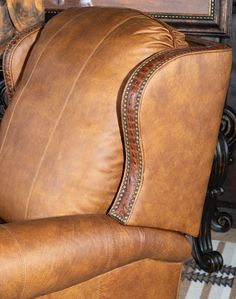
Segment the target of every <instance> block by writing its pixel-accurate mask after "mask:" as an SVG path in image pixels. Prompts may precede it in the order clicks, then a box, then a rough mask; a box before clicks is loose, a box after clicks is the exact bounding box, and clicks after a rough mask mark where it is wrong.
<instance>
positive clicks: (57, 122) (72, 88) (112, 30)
mask: <svg viewBox="0 0 236 299" xmlns="http://www.w3.org/2000/svg"><path fill="white" fill-rule="evenodd" d="M138 17H139V15H138V16H137V15H135V16H132V17H128V18H127V19H125V20H123V21H121V22H120V23H119V24H117V25H115V26H114V27H113V28H112V29H110V30H109V31H108V33H106V34H105V36H104V37H103V39H102V40H100V42H99V43H98V44H97V45H96V47H95V48H94V49H93V51H92V52H91V53H90V55H89V56H88V58H87V59H86V61H85V62H84V64H83V66H82V67H81V69H80V71H79V72H78V74H77V75H76V77H75V80H74V82H73V84H72V86H71V89H70V91H69V93H68V95H67V97H66V99H65V101H64V104H63V106H62V109H61V111H60V113H59V116H58V118H57V120H56V122H55V125H54V127H53V129H52V132H51V134H50V137H49V140H48V142H47V144H46V146H45V149H44V151H43V153H42V156H41V159H40V161H39V165H38V168H37V170H36V173H35V176H34V178H33V181H32V184H31V187H30V191H29V195H28V197H27V199H26V209H25V218H26V219H27V218H28V213H29V203H30V199H31V195H32V193H33V188H34V185H35V182H36V180H37V178H38V175H39V172H40V169H41V166H42V163H43V161H44V158H45V156H46V152H47V150H48V148H49V145H50V143H51V141H52V138H53V135H54V133H55V131H56V129H57V126H58V124H59V122H60V120H61V118H62V115H63V112H64V110H65V108H66V106H67V104H68V102H69V99H70V96H71V94H72V92H73V90H74V88H75V84H76V82H77V81H78V80H79V78H80V76H81V74H82V73H83V71H84V69H85V67H86V66H87V64H88V62H89V61H90V59H91V58H92V57H93V55H94V54H95V53H96V52H97V50H98V49H99V47H100V46H101V45H102V44H103V42H104V41H105V40H106V39H107V38H108V37H109V36H110V35H111V34H112V33H113V32H114V31H115V30H117V29H118V28H119V27H120V26H122V25H123V24H125V23H126V22H128V21H129V20H131V19H134V18H138Z"/></svg>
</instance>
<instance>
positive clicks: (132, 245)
mask: <svg viewBox="0 0 236 299" xmlns="http://www.w3.org/2000/svg"><path fill="white" fill-rule="evenodd" d="M35 236H37V238H36V237H35ZM0 240H1V243H0V244H1V245H0V252H5V254H4V255H0V262H1V265H3V266H2V270H1V280H0V294H1V295H4V299H8V298H9V299H13V298H22V299H23V298H35V297H37V296H40V295H44V294H48V293H52V292H55V291H58V290H62V289H64V288H67V287H70V286H72V285H75V284H78V283H80V282H83V281H87V280H88V279H91V278H93V277H96V276H98V275H101V274H103V273H106V272H108V271H110V270H113V269H116V268H119V267H121V266H124V265H127V264H130V263H133V262H135V261H138V260H142V259H146V258H151V259H156V260H159V261H165V262H169V263H180V262H182V261H183V260H185V259H186V258H188V257H189V254H190V251H191V248H190V244H189V242H188V241H187V239H186V238H185V237H184V236H182V235H181V234H179V233H173V232H168V231H161V230H160V231H159V230H157V229H150V228H141V227H135V228H134V227H133V228H131V227H127V226H122V225H120V224H119V223H117V222H116V221H114V220H112V219H111V218H110V217H108V216H106V215H78V216H65V217H59V218H49V219H42V220H32V221H26V222H24V223H21V224H3V225H1V226H0ZM3 240H4V241H3ZM9 260H10V262H11V264H9V262H8V261H9ZM9 265H11V267H10V271H9V268H8V267H9ZM9 281H11V284H9V283H8V282H9ZM12 285H14V288H13V287H12Z"/></svg>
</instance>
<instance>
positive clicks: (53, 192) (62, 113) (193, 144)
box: [0, 1, 231, 299]
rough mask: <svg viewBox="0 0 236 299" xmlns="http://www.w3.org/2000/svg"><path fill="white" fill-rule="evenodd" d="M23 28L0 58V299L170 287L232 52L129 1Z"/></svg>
mask: <svg viewBox="0 0 236 299" xmlns="http://www.w3.org/2000/svg"><path fill="white" fill-rule="evenodd" d="M9 3H10V2H9ZM12 3H13V4H14V3H15V4H17V3H18V1H13V2H12ZM24 3H25V2H24V1H23V2H22V5H23V4H24ZM19 26H20V25H19ZM19 28H20V27H19ZM28 33H29V32H28ZM31 33H32V32H31ZM31 33H29V34H28V35H27V34H26V36H27V37H26V38H25V39H24V34H22V35H20V36H19V37H18V39H17V42H16V43H15V44H14V43H13V44H14V45H13V46H12V48H9V51H8V52H7V53H6V56H5V58H4V59H5V61H12V62H15V63H13V64H12V66H11V64H5V66H6V67H5V69H4V71H5V77H7V73H8V74H12V77H13V78H14V80H12V94H11V96H12V101H11V103H10V105H9V107H8V109H7V111H6V114H5V116H4V119H3V121H2V123H1V127H0V165H1V167H0V176H1V188H0V218H2V219H3V220H5V222H7V223H5V224H1V225H0V264H1V271H0V298H3V299H19V298H21V299H33V298H42V299H60V298H63V299H64V298H65V299H67V298H68V299H76V298H79V299H87V298H91V299H101V298H107V299H116V298H117V299H118V298H124V299H133V298H140V299H141V298H142V299H175V298H178V284H179V279H180V273H181V267H182V264H183V261H185V260H186V259H187V258H189V256H190V252H191V247H190V243H189V241H188V240H187V238H186V236H185V234H186V233H188V234H193V235H196V234H197V232H198V229H199V221H200V217H201V212H202V206H203V200H204V195H205V192H206V187H207V181H208V178H209V173H210V167H211V163H212V159H213V154H214V147H215V143H216V140H217V132H218V128H219V123H220V117H221V114H222V109H223V103H224V96H225V93H226V89H227V84H228V80H229V72H230V66H231V50H230V49H228V48H227V47H224V46H220V45H219V46H217V45H208V44H207V45H203V46H201V45H199V46H197V47H189V46H188V43H187V42H186V41H185V36H184V35H183V34H182V33H178V32H176V31H175V30H174V29H173V28H171V27H169V26H168V25H166V24H164V23H162V22H158V21H156V20H153V19H152V18H150V17H148V16H146V15H144V14H143V13H141V12H138V11H135V10H131V9H118V8H99V7H93V8H81V9H69V10H67V11H64V12H63V13H61V14H59V15H58V16H56V17H54V18H53V19H52V20H50V22H48V23H47V24H46V25H45V26H44V28H43V29H42V30H41V31H40V33H39V34H37V33H36V32H35V33H32V34H31ZM36 35H37V37H36ZM200 44H201V43H200ZM23 49H25V52H27V55H22V51H23ZM28 53H29V54H28ZM9 86H10V83H9ZM106 214H109V215H110V216H111V217H113V218H115V220H114V219H112V218H111V217H109V216H108V215H106ZM116 220H117V221H116ZM119 222H121V223H122V224H126V225H121V223H119Z"/></svg>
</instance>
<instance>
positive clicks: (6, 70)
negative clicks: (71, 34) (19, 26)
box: [2, 23, 43, 100]
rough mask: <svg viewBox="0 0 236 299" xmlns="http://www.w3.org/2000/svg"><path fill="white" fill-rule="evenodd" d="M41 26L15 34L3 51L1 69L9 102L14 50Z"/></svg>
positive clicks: (12, 93) (12, 84) (13, 88)
mask: <svg viewBox="0 0 236 299" xmlns="http://www.w3.org/2000/svg"><path fill="white" fill-rule="evenodd" d="M42 26H43V23H40V24H37V25H35V26H32V27H31V28H28V29H26V30H24V31H22V32H21V33H19V34H16V35H15V36H14V37H13V38H12V39H11V41H10V42H9V44H8V45H7V47H6V49H5V51H4V55H3V64H2V67H3V75H4V80H5V85H6V92H7V96H8V99H9V100H11V98H12V97H13V95H14V93H15V83H16V82H14V80H13V75H12V60H13V56H14V53H15V50H16V48H17V47H18V46H19V45H20V44H21V42H22V41H23V40H24V39H25V38H27V37H28V36H29V35H31V34H32V33H34V32H37V31H39V30H40V29H41V28H42Z"/></svg>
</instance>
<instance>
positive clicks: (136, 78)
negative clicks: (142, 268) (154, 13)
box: [108, 44, 228, 224]
mask: <svg viewBox="0 0 236 299" xmlns="http://www.w3.org/2000/svg"><path fill="white" fill-rule="evenodd" d="M227 48H228V47H227V46H226V45H222V44H211V45H207V46H203V47H202V46H201V47H191V48H184V49H171V50H168V51H164V52H158V53H156V54H154V55H152V56H151V57H149V58H147V59H146V60H144V62H143V63H142V64H141V65H140V66H138V67H137V69H136V70H135V71H134V73H133V74H132V75H131V77H130V79H129V81H128V83H127V84H126V87H125V90H124V93H123V97H122V111H121V114H122V125H123V132H124V144H125V153H126V157H125V172H124V176H123V181H122V183H121V186H120V190H119V192H118V194H117V196H116V199H115V201H114V203H113V205H112V207H111V209H110V211H109V213H108V214H109V215H110V216H111V217H113V218H115V219H116V220H118V221H119V222H121V223H123V224H126V223H127V222H128V220H129V217H130V214H131V212H132V210H133V208H134V205H135V202H136V200H137V195H138V193H139V190H140V187H141V182H142V177H143V158H142V150H141V137H140V131H139V111H140V105H141V101H142V96H143V91H144V89H145V87H146V85H147V83H148V82H149V80H150V78H151V77H152V75H153V74H154V73H155V72H156V71H157V70H158V69H159V68H160V67H161V66H162V65H164V64H166V63H168V62H169V61H171V60H173V59H174V58H176V57H178V56H182V55H185V54H189V53H199V52H203V51H207V50H220V49H227ZM133 132H135V136H134V135H133V134H134V133H133Z"/></svg>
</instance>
